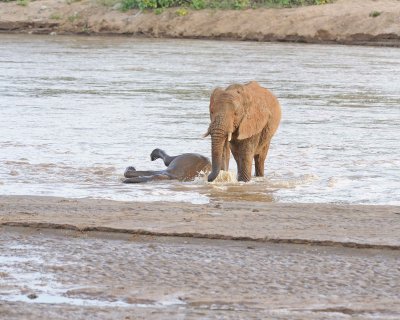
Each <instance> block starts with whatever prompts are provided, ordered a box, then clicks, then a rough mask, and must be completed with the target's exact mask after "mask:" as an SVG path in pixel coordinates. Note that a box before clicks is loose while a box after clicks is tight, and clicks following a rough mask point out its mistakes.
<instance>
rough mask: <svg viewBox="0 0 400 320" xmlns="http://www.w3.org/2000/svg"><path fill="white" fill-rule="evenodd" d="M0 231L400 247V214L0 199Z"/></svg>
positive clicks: (353, 208) (370, 209) (328, 207)
mask: <svg viewBox="0 0 400 320" xmlns="http://www.w3.org/2000/svg"><path fill="white" fill-rule="evenodd" d="M0 225H3V226H25V227H41V228H54V229H69V230H80V231H107V232H119V233H130V234H138V235H158V236H184V237H197V238H209V239H231V240H235V239H236V240H253V241H264V242H275V243H277V242H279V243H302V244H316V245H340V246H348V247H360V248H391V249H399V248H400V207H398V206H363V205H334V204H281V203H250V202H223V203H222V202H221V203H210V204H207V205H195V204H188V203H181V202H179V203H176V202H151V203H146V202H117V201H110V200H96V199H64V198H55V197H32V196H0Z"/></svg>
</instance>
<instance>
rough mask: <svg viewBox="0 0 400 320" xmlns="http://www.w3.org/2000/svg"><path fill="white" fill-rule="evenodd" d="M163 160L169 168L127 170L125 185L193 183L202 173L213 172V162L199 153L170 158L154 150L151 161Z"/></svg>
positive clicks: (162, 152)
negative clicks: (164, 181) (159, 182)
mask: <svg viewBox="0 0 400 320" xmlns="http://www.w3.org/2000/svg"><path fill="white" fill-rule="evenodd" d="M160 158H161V159H162V160H163V161H164V164H165V165H166V166H167V168H166V169H165V170H160V171H137V170H136V169H135V168H134V167H128V168H126V170H125V173H124V176H125V178H127V179H125V180H124V181H123V182H124V183H141V182H148V181H156V180H179V181H191V180H194V178H196V177H197V176H198V175H199V174H200V172H204V173H206V174H208V173H209V172H210V171H211V162H210V160H209V159H208V158H207V157H204V156H202V155H200V154H198V153H184V154H181V155H179V156H169V155H168V154H167V153H166V152H165V151H163V150H161V149H154V150H153V151H152V153H151V155H150V159H151V161H154V160H156V159H160Z"/></svg>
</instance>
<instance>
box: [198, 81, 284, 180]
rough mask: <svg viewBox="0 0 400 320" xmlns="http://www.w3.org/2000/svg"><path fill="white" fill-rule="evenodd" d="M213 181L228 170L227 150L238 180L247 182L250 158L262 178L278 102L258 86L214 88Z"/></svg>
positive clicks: (277, 117)
mask: <svg viewBox="0 0 400 320" xmlns="http://www.w3.org/2000/svg"><path fill="white" fill-rule="evenodd" d="M210 118H211V124H210V126H209V128H208V131H207V132H206V134H205V135H204V136H205V137H206V136H208V135H211V141H212V145H211V155H212V171H211V173H210V174H209V176H208V181H210V182H211V181H214V179H215V178H216V177H217V176H218V174H219V172H220V170H228V167H229V156H230V150H231V151H232V154H233V157H234V158H235V160H236V163H237V169H238V180H239V181H250V179H251V167H252V163H253V158H254V161H255V169H256V172H255V174H256V176H258V177H262V176H264V162H265V158H266V156H267V153H268V149H269V145H270V142H271V139H272V136H273V135H274V133H275V131H276V130H277V128H278V125H279V122H280V119H281V108H280V105H279V102H278V99H277V98H276V97H275V96H274V95H273V94H272V93H271V91H269V90H268V89H266V88H263V87H261V86H260V85H259V84H258V83H257V82H255V81H252V82H249V83H247V84H244V85H242V84H232V85H230V86H229V87H227V88H226V89H225V90H223V89H221V88H216V89H215V90H214V91H213V93H212V95H211V98H210Z"/></svg>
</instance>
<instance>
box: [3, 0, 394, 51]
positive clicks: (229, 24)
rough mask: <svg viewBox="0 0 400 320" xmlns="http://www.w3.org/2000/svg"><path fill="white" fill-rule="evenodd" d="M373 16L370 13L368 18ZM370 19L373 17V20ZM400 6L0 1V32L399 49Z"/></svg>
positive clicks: (367, 1) (356, 1)
mask: <svg viewBox="0 0 400 320" xmlns="http://www.w3.org/2000/svg"><path fill="white" fill-rule="evenodd" d="M372 13H374V14H372ZM374 16H375V17H374ZM399 17H400V1H397V0H339V1H337V2H335V3H333V4H328V5H320V6H310V7H301V8H293V9H257V10H245V11H236V10H226V11H225V10H221V11H214V10H200V11H193V10H189V12H188V14H187V15H185V16H179V15H178V14H177V13H176V9H169V10H165V11H164V12H163V13H162V14H160V15H156V14H153V13H141V12H138V11H129V12H126V13H123V12H120V11H118V10H112V8H107V7H104V6H101V5H98V4H96V2H95V1H92V0H83V1H79V2H72V3H71V4H67V2H66V1H65V0H37V1H34V2H30V3H29V5H28V6H26V7H23V6H18V5H17V4H16V3H15V2H7V3H4V2H0V32H30V33H57V34H71V33H74V34H124V35H134V36H146V37H170V38H207V39H237V40H254V41H290V42H308V43H341V44H367V45H385V46H400V20H399V19H400V18H399Z"/></svg>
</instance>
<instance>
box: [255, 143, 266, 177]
mask: <svg viewBox="0 0 400 320" xmlns="http://www.w3.org/2000/svg"><path fill="white" fill-rule="evenodd" d="M268 149H269V143H268V144H267V145H266V146H265V147H264V148H263V149H262V150H261V152H260V153H259V154H256V155H255V156H254V164H255V167H256V177H264V163H265V159H266V158H267V154H268Z"/></svg>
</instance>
